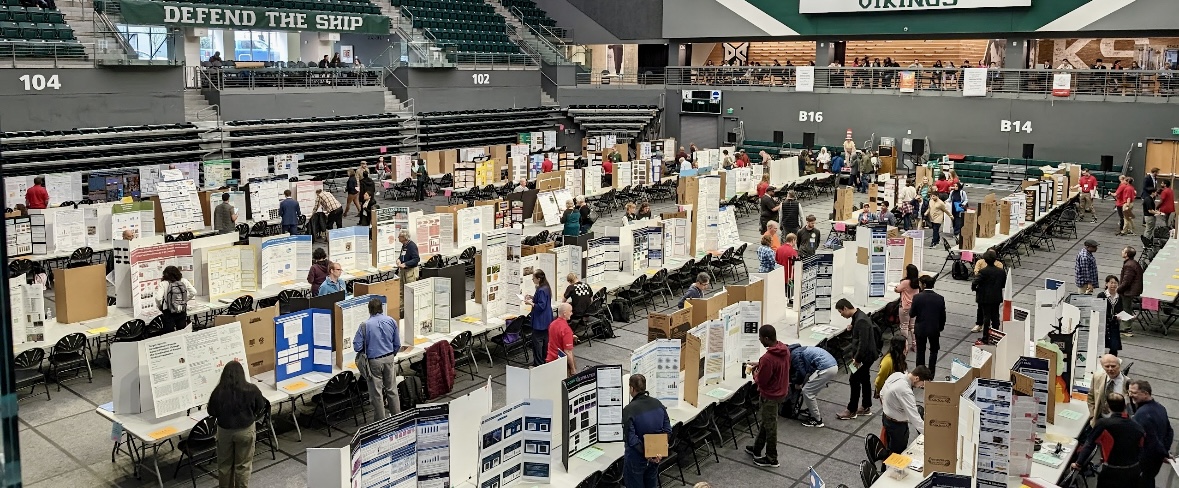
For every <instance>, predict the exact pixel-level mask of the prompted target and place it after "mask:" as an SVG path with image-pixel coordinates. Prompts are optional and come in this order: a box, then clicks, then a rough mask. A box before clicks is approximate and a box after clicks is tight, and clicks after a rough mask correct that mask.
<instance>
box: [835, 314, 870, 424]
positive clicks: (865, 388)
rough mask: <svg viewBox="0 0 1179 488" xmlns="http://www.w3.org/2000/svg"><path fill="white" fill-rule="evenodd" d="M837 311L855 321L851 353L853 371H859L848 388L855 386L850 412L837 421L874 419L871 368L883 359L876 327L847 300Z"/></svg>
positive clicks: (852, 392)
mask: <svg viewBox="0 0 1179 488" xmlns="http://www.w3.org/2000/svg"><path fill="white" fill-rule="evenodd" d="M835 309H836V310H838V311H839V315H841V316H843V318H845V319H851V321H852V322H851V325H850V326H849V327H848V328H849V329H850V330H851V340H852V342H851V351H852V354H854V356H852V357H853V359H852V364H851V368H850V369H855V371H853V372H852V374H851V376H849V377H848V384H850V385H851V399H850V400H849V401H848V402H847V410H844V411H843V412H842V413H840V414H839V415H836V418H838V419H839V420H850V419H854V418H856V417H859V416H861V415H862V416H870V415H872V380H871V377H870V374H871V369H872V368H871V365H872V363H874V362H876V358H877V357H879V356H880V351H879V350H878V349H877V348H876V334H875V330H874V329H875V328H876V324H873V323H872V319H871V318H870V317H868V314H866V313H864V311H863V310H860V309H858V308H856V307H855V305H852V303H851V302H850V301H848V300H847V299H846V298H840V299H839V301H838V302H835ZM861 397H862V401H863V403H862V404H861V405H862V406H861V407H860V408H859V409H856V404H857V403H860V401H861Z"/></svg>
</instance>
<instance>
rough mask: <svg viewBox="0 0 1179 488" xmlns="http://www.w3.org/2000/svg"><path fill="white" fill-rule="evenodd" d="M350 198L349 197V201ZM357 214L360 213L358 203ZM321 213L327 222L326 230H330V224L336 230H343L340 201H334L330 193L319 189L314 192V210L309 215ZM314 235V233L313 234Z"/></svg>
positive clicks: (342, 211)
mask: <svg viewBox="0 0 1179 488" xmlns="http://www.w3.org/2000/svg"><path fill="white" fill-rule="evenodd" d="M351 199H352V197H351V196H350V197H349V200H351ZM356 208H357V213H360V212H359V210H360V202H356ZM319 211H323V213H324V215H325V216H326V220H327V228H329V229H330V228H331V226H332V224H333V223H334V224H335V225H336V228H337V229H342V228H344V209H343V208H340V201H339V200H336V196H335V195H332V193H331V192H329V191H326V190H323V189H319V190H315V208H314V209H312V210H311V213H315V212H319ZM313 234H314V233H313Z"/></svg>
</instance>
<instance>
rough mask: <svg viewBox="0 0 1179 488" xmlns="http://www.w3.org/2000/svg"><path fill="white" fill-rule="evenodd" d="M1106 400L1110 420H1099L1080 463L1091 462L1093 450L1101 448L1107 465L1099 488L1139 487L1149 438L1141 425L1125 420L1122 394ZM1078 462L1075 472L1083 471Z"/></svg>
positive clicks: (1075, 465)
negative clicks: (1143, 447)
mask: <svg viewBox="0 0 1179 488" xmlns="http://www.w3.org/2000/svg"><path fill="white" fill-rule="evenodd" d="M1106 398H1107V400H1106V403H1107V405H1109V411H1110V416H1109V417H1105V418H1101V419H1099V420H1097V424H1095V425H1094V426H1093V431H1092V432H1090V433H1089V442H1086V443H1085V447H1084V448H1083V449H1081V452H1080V454H1079V455H1078V456H1077V461H1078V462H1088V459H1089V455H1090V454H1091V453H1092V452H1093V448H1094V447H1095V446H1101V454H1102V456H1101V459H1102V460H1104V464H1102V466H1101V472H1100V473H1099V474H1098V475H1097V488H1123V487H1127V486H1138V483H1139V479H1140V475H1139V471H1140V470H1139V466H1138V459H1139V456H1141V453H1142V446H1143V444H1144V443H1145V440H1146V434H1145V432H1144V431H1143V430H1142V426H1141V425H1138V424H1137V423H1135V422H1134V421H1133V420H1130V418H1129V417H1127V416H1126V397H1124V396H1122V394H1121V393H1110V394H1109V396H1108V397H1106ZM1078 462H1074V463H1073V466H1072V467H1073V469H1081V466H1080V465H1079V464H1078ZM1151 481H1152V486H1153V480H1151Z"/></svg>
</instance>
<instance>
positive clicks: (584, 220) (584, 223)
mask: <svg viewBox="0 0 1179 488" xmlns="http://www.w3.org/2000/svg"><path fill="white" fill-rule="evenodd" d="M577 211H578V212H580V213H581V235H586V234H589V232H590V227H592V226H593V225H594V219H593V217H592V215H591V212H593V209H591V208H590V206H589V204H587V203H585V197H577Z"/></svg>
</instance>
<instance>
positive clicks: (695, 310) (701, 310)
mask: <svg viewBox="0 0 1179 488" xmlns="http://www.w3.org/2000/svg"><path fill="white" fill-rule="evenodd" d="M688 303H690V304H692V307H691V310H692V319H691V320H692V324H691V327H695V326H697V325H700V324H703V323H705V322H707V321H709V320H716V319H719V318H720V311H721V309H722V308H725V307H727V306H728V305H729V296H728V294H727V293H725V292H724V291H723V290H722V291H721V292H720V293H717V294H715V295H713V296H710V297H708V298H689V299H688Z"/></svg>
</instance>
